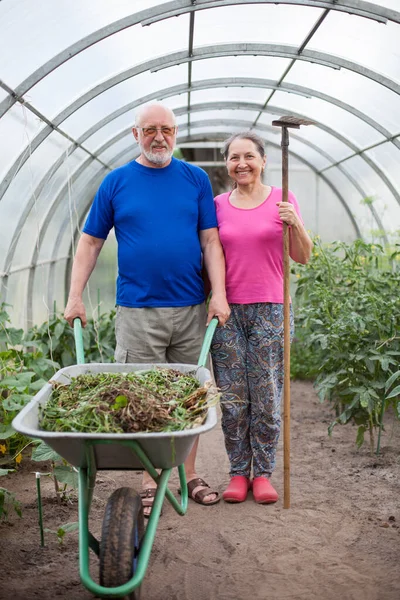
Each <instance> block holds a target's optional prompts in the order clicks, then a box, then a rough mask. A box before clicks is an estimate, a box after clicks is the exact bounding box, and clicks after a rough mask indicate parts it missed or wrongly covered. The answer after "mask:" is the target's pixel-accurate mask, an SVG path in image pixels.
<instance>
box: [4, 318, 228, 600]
mask: <svg viewBox="0 0 400 600" xmlns="http://www.w3.org/2000/svg"><path fill="white" fill-rule="evenodd" d="M217 324H218V320H217V319H216V318H214V319H212V321H211V322H210V324H209V325H208V327H207V330H206V334H205V337H204V340H203V345H202V349H201V352H200V356H199V359H198V363H197V365H189V364H175V363H174V364H170V363H169V364H115V363H88V364H85V361H84V353H83V342H82V328H81V321H80V319H75V321H74V333H75V346H76V355H77V363H78V364H77V365H73V366H70V367H65V368H63V369H60V370H59V371H57V373H56V374H55V375H54V377H53V378H52V380H53V381H59V382H60V383H69V382H70V381H71V378H72V377H76V376H77V375H81V374H84V373H106V372H107V373H121V372H122V373H128V372H129V373H130V372H132V371H142V370H147V369H152V368H155V367H164V368H174V369H176V370H178V371H181V372H182V373H189V372H190V373H191V374H193V376H194V377H196V378H197V379H198V381H199V382H200V384H201V385H204V383H205V382H206V381H209V380H210V379H211V374H210V371H209V370H208V369H206V368H205V365H206V361H207V356H208V353H209V349H210V345H211V341H212V338H213V335H214V332H215V328H216V326H217ZM51 392H52V386H51V384H49V383H47V384H46V385H45V386H44V387H43V388H42V389H41V390H40V391H39V392H38V393H37V394H36V395H35V396H34V397H33V398H32V400H31V401H30V402H29V404H27V405H26V406H25V407H24V408H23V409H22V410H21V412H20V413H19V414H18V415H17V416H16V417H15V419H14V420H13V423H12V425H13V427H14V429H15V430H16V431H19V432H20V433H22V434H24V435H26V436H28V437H32V438H39V439H41V440H43V441H44V442H46V443H47V444H48V445H49V446H50V447H51V448H53V450H55V451H56V452H58V454H60V455H61V456H62V457H63V458H64V459H65V460H67V461H68V462H69V463H70V464H71V465H73V466H74V467H76V468H77V469H78V475H79V478H78V480H79V491H78V502H79V510H78V512H79V517H78V519H79V571H80V578H81V581H82V583H83V585H84V586H85V587H86V588H87V589H88V590H89V591H90V592H92V593H93V594H95V595H96V596H98V597H100V598H123V597H127V598H130V599H131V600H132V599H134V600H138V599H139V598H140V586H141V584H142V582H143V579H144V576H145V574H146V569H147V566H148V563H149V558H150V553H151V549H152V546H153V542H154V538H155V534H156V529H157V524H158V520H159V518H160V513H161V508H162V505H163V502H164V499H165V498H166V499H167V500H168V501H169V502H170V503H171V504H172V506H173V507H174V509H175V511H176V512H177V513H178V514H179V515H184V514H185V513H186V510H187V505H188V490H187V485H186V476H185V469H184V466H183V463H184V461H185V460H186V458H187V456H188V455H189V453H190V450H191V449H192V446H193V444H194V442H195V440H196V439H197V436H198V435H200V434H202V433H205V432H206V431H209V430H210V429H212V428H213V427H214V426H215V425H216V423H217V411H216V408H215V406H209V407H208V412H207V417H206V421H205V422H204V423H203V424H202V425H201V426H199V427H196V428H193V429H186V430H183V431H175V432H168V433H163V432H161V433H123V434H114V433H113V434H103V433H102V434H94V433H87V434H84V433H72V432H71V433H65V432H62V433H61V432H60V433H59V432H49V431H42V430H40V429H39V423H38V421H39V407H41V406H44V405H45V404H46V402H47V401H48V400H49V398H50V395H51ZM175 467H177V468H178V473H179V480H180V489H181V497H180V501H179V502H178V500H177V499H176V498H175V496H174V495H173V494H172V492H171V490H170V489H169V488H168V480H169V478H170V475H171V472H172V469H173V468H175ZM113 469H114V470H123V471H125V470H126V471H129V470H130V471H138V470H143V469H145V470H146V471H147V472H148V473H149V474H150V475H151V476H152V478H153V479H154V481H155V482H156V483H157V491H156V495H155V498H154V504H153V508H152V511H151V514H150V518H149V519H148V523H147V527H146V529H145V527H144V518H143V506H142V500H141V497H140V495H139V493H138V492H137V491H136V490H134V489H133V488H130V487H122V488H119V489H117V490H116V491H115V492H114V493H113V494H112V495H111V496H110V498H109V500H108V502H107V505H106V509H105V513H104V519H103V525H102V535H101V540H100V541H98V540H97V539H96V538H95V537H94V536H93V535H92V534H91V533H90V531H89V512H90V506H91V502H92V498H93V491H94V487H95V482H96V473H97V471H100V470H113ZM156 469H160V470H161V472H160V474H158V472H157V471H156ZM89 548H90V549H92V550H93V551H94V552H95V554H96V555H97V556H98V557H99V562H100V583H96V582H95V581H94V580H93V579H92V577H91V575H90V572H89Z"/></svg>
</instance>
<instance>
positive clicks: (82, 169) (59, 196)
mask: <svg viewBox="0 0 400 600" xmlns="http://www.w3.org/2000/svg"><path fill="white" fill-rule="evenodd" d="M92 162H93V158H91V157H88V158H87V159H86V160H85V161H84V162H83V163H82V164H81V165H79V167H78V168H77V169H76V170H75V171H74V173H72V175H71V177H70V180H69V181H67V182H66V183H65V184H64V185H63V186H62V188H61V190H60V191H59V193H58V194H57V196H56V199H55V201H54V202H53V203H52V204H51V205H50V208H49V210H48V211H47V214H46V216H45V218H44V219H43V221H42V223H41V224H40V229H39V232H38V240H39V243H38V244H35V246H34V248H33V253H32V256H31V259H30V265H31V267H30V270H29V275H28V286H27V297H28V298H32V297H33V286H34V283H35V270H36V265H35V261H36V259H37V257H38V256H39V254H40V251H41V241H42V240H43V239H44V237H45V235H46V232H47V228H48V226H49V225H50V222H51V219H52V217H53V214H54V213H55V211H56V209H57V208H58V206H59V204H60V202H61V201H62V199H63V198H65V195H66V193H67V191H68V187H69V185H71V182H72V183H74V182H75V181H76V180H77V179H78V178H79V177H80V176H81V175H82V173H84V172H85V170H86V168H87V166H89V164H90V163H92ZM105 170H106V169H105V168H104V167H100V169H99V172H98V173H96V175H94V176H93V178H92V179H97V180H99V179H100V178H102V177H104V171H105ZM85 187H88V186H87V185H86V186H85ZM68 221H69V219H68ZM60 231H62V228H60V229H59V232H60ZM55 247H56V246H53V251H52V254H53V255H54V248H55ZM67 262H68V261H67ZM50 269H51V263H50ZM32 316H33V307H32V303H31V302H30V303H28V306H27V317H26V318H27V322H28V323H29V322H30V321H32Z"/></svg>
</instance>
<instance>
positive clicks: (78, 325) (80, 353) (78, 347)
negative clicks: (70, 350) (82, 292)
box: [74, 317, 85, 365]
mask: <svg viewBox="0 0 400 600" xmlns="http://www.w3.org/2000/svg"><path fill="white" fill-rule="evenodd" d="M74 338H75V353H76V364H77V365H84V364H85V352H84V350H83V337H82V321H81V320H80V318H79V317H77V318H76V319H74Z"/></svg>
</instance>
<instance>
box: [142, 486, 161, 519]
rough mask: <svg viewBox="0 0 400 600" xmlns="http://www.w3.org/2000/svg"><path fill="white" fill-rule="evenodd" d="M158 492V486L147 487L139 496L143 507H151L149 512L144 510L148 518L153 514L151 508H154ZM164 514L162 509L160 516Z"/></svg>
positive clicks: (145, 516)
mask: <svg viewBox="0 0 400 600" xmlns="http://www.w3.org/2000/svg"><path fill="white" fill-rule="evenodd" d="M156 492H157V488H146V489H145V490H142V491H141V492H140V493H139V496H140V497H141V499H142V504H143V508H150V511H149V513H148V514H146V513H145V512H144V511H143V516H144V518H145V519H148V518H149V517H150V515H151V509H152V508H153V504H154V498H155V495H156ZM161 515H162V509H161V512H160V517H161Z"/></svg>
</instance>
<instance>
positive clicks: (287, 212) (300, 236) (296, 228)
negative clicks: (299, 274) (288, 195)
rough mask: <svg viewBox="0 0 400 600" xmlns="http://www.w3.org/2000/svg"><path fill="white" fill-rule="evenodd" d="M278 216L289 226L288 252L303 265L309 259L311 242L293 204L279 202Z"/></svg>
mask: <svg viewBox="0 0 400 600" xmlns="http://www.w3.org/2000/svg"><path fill="white" fill-rule="evenodd" d="M278 207H279V209H278V210H279V216H280V218H281V219H282V221H283V222H284V223H287V224H288V225H289V226H290V227H289V254H290V258H292V259H293V260H294V261H296V262H298V263H301V264H302V265H305V264H306V263H308V261H309V260H310V256H311V251H312V249H313V243H312V241H311V238H310V236H309V235H308V233H307V231H306V229H305V227H304V225H303V223H302V221H301V219H300V217H299V215H298V214H297V212H296V210H295V208H294V206H293V204H291V203H290V202H279V203H278Z"/></svg>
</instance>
